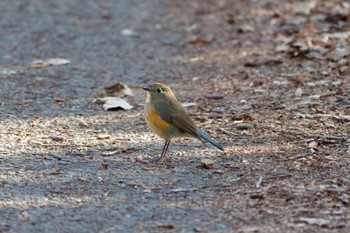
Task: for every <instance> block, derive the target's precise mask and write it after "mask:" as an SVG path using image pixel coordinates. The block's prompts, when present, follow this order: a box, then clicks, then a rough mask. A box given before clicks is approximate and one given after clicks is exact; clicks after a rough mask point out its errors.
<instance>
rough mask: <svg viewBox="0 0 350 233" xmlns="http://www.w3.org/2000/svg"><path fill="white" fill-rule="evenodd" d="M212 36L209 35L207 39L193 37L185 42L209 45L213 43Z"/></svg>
mask: <svg viewBox="0 0 350 233" xmlns="http://www.w3.org/2000/svg"><path fill="white" fill-rule="evenodd" d="M213 40H214V36H212V35H210V36H207V37H201V36H194V37H191V38H189V39H187V40H186V43H187V44H209V43H211V42H213Z"/></svg>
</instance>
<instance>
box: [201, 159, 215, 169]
mask: <svg viewBox="0 0 350 233" xmlns="http://www.w3.org/2000/svg"><path fill="white" fill-rule="evenodd" d="M200 166H201V167H202V168H206V169H211V168H213V167H214V161H213V160H211V159H202V160H201V164H200Z"/></svg>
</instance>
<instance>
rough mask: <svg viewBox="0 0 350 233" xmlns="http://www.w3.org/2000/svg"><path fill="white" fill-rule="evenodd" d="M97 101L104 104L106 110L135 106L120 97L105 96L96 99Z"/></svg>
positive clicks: (125, 108)
mask: <svg viewBox="0 0 350 233" xmlns="http://www.w3.org/2000/svg"><path fill="white" fill-rule="evenodd" d="M94 102H95V103H98V104H103V109H104V110H105V111H107V110H110V111H113V110H120V109H122V110H130V109H132V108H133V107H134V106H132V105H131V104H129V103H128V102H127V101H126V100H124V99H122V98H119V97H104V98H99V99H96V100H95V101H94Z"/></svg>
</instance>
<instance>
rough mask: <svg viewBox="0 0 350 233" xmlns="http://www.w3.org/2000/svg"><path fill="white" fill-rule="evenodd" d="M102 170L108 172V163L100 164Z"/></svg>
mask: <svg viewBox="0 0 350 233" xmlns="http://www.w3.org/2000/svg"><path fill="white" fill-rule="evenodd" d="M100 169H102V170H107V169H108V163H105V162H103V161H101V162H100Z"/></svg>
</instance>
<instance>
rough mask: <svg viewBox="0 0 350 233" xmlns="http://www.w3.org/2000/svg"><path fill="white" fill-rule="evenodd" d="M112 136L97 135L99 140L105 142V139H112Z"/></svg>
mask: <svg viewBox="0 0 350 233" xmlns="http://www.w3.org/2000/svg"><path fill="white" fill-rule="evenodd" d="M110 138H111V136H109V135H108V134H98V135H97V139H98V140H105V139H110Z"/></svg>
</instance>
